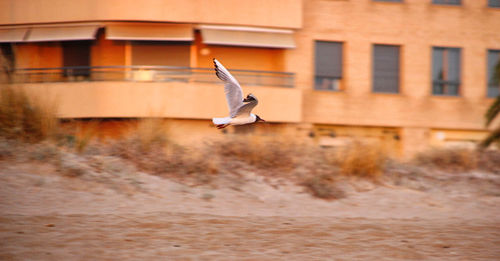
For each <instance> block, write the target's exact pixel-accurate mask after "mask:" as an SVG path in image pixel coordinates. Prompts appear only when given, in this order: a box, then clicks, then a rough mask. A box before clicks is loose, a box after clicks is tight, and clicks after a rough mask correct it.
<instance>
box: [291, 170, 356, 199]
mask: <svg viewBox="0 0 500 261" xmlns="http://www.w3.org/2000/svg"><path fill="white" fill-rule="evenodd" d="M301 185H303V186H304V187H306V188H307V191H309V193H311V194H312V195H313V196H315V197H318V198H322V199H341V198H345V197H346V194H345V192H344V191H343V190H341V189H340V188H338V187H337V185H336V184H335V178H334V176H333V175H328V174H323V175H319V176H311V177H309V178H307V179H305V180H304V181H303V182H302V183H301Z"/></svg>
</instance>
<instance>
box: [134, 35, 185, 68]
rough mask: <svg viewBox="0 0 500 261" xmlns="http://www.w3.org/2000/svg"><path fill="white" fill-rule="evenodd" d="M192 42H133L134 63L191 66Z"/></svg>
mask: <svg viewBox="0 0 500 261" xmlns="http://www.w3.org/2000/svg"><path fill="white" fill-rule="evenodd" d="M190 48H191V47H190V43H184V42H167V41H163V42H155V41H133V42H132V65H164V66H165V65H167V66H183V67H187V66H189V59H190V58H189V57H190Z"/></svg>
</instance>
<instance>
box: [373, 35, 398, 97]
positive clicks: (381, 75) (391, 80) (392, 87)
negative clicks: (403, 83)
mask: <svg viewBox="0 0 500 261" xmlns="http://www.w3.org/2000/svg"><path fill="white" fill-rule="evenodd" d="M373 92H385V93H398V92H399V46H395V45H379V44H376V45H374V46H373Z"/></svg>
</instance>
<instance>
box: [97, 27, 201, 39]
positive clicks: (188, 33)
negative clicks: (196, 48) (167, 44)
mask: <svg viewBox="0 0 500 261" xmlns="http://www.w3.org/2000/svg"><path fill="white" fill-rule="evenodd" d="M106 39H110V40H135V41H193V40H194V35H193V27H192V26H191V25H186V24H157V23H126V24H125V23H124V24H109V25H106Z"/></svg>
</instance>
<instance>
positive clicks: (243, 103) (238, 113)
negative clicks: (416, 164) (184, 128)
mask: <svg viewBox="0 0 500 261" xmlns="http://www.w3.org/2000/svg"><path fill="white" fill-rule="evenodd" d="M214 65H215V75H217V77H218V78H219V79H220V80H221V81H223V82H224V92H225V93H226V100H227V105H228V106H229V117H224V118H213V119H212V122H213V123H214V124H215V126H217V129H223V128H225V127H227V126H229V125H243V124H249V123H256V122H259V121H262V122H264V121H265V120H263V119H262V118H260V117H259V115H255V114H253V113H252V109H253V108H254V107H255V106H257V104H258V103H259V101H258V100H257V97H255V95H253V94H251V93H250V94H248V95H247V97H246V98H245V99H243V91H242V90H241V86H240V84H239V83H238V81H237V80H236V79H235V78H234V77H233V76H232V75H231V74H230V73H229V71H228V70H227V69H226V68H225V67H224V66H223V65H222V64H221V63H220V62H219V61H217V59H214Z"/></svg>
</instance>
